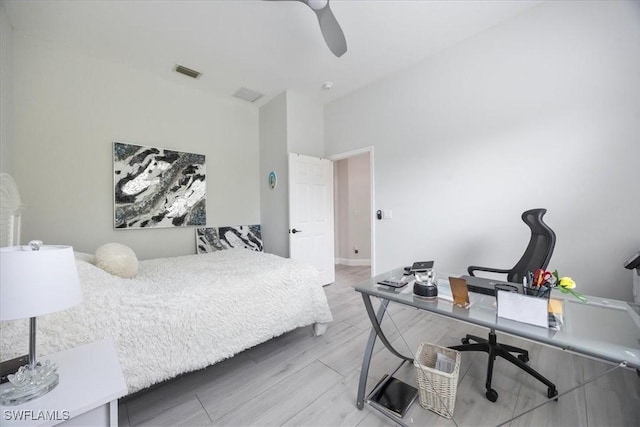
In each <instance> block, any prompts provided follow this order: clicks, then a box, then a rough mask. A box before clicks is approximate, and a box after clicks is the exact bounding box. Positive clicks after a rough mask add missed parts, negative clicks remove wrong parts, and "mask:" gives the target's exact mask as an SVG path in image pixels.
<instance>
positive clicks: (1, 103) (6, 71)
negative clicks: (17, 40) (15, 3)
mask: <svg viewBox="0 0 640 427" xmlns="http://www.w3.org/2000/svg"><path fill="white" fill-rule="evenodd" d="M13 146H14V143H13V30H12V28H11V23H10V22H9V18H8V17H7V13H6V11H5V10H4V7H3V6H2V5H0V172H4V173H8V174H10V175H13V150H14V149H13Z"/></svg>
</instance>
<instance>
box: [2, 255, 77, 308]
mask: <svg viewBox="0 0 640 427" xmlns="http://www.w3.org/2000/svg"><path fill="white" fill-rule="evenodd" d="M80 301H82V293H81V291H80V279H79V278H78V270H77V268H76V260H75V257H74V255H73V248H72V247H71V246H51V245H49V246H41V247H40V250H38V251H33V250H31V248H30V247H29V246H12V247H7V248H0V320H13V319H24V318H29V317H37V316H41V315H43V314H48V313H54V312H56V311H60V310H64V309H67V308H69V307H72V306H74V305H76V304H79V303H80Z"/></svg>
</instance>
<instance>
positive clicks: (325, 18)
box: [313, 2, 347, 57]
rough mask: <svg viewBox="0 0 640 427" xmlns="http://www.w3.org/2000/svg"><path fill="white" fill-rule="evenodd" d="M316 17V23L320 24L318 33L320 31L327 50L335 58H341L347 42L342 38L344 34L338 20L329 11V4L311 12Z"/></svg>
mask: <svg viewBox="0 0 640 427" xmlns="http://www.w3.org/2000/svg"><path fill="white" fill-rule="evenodd" d="M313 11H314V12H315V13H316V15H317V16H318V22H319V23H320V31H322V37H324V41H325V42H326V43H327V46H329V49H330V50H331V52H333V54H334V55H335V56H337V57H341V56H342V55H344V54H345V52H346V51H347V40H346V39H345V38H344V33H343V32H342V28H340V24H338V20H337V19H336V17H335V15H334V14H333V12H332V11H331V8H330V7H329V3H328V2H327V5H326V6H325V7H324V8H322V9H319V10H315V9H314V10H313Z"/></svg>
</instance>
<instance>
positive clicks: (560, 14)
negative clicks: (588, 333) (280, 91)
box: [325, 2, 640, 300]
mask: <svg viewBox="0 0 640 427" xmlns="http://www.w3.org/2000/svg"><path fill="white" fill-rule="evenodd" d="M639 52H640V3H637V2H625V3H621V2H550V3H546V4H543V5H541V6H538V7H536V8H534V9H532V10H531V11H529V12H526V13H525V14H522V15H520V16H518V17H516V18H515V19H513V20H511V21H508V22H506V23H503V24H501V25H499V26H496V27H494V28H492V29H491V30H488V31H485V32H484V33H482V34H480V35H478V36H476V37H474V38H471V39H468V40H466V41H465V42H463V43H461V44H459V45H457V46H455V47H453V48H451V49H448V50H446V51H443V52H441V53H440V54H438V55H436V56H434V57H432V58H431V59H430V60H428V61H425V62H423V63H421V64H419V65H417V66H414V67H412V68H410V69H408V70H405V71H402V72H400V73H398V74H396V75H394V76H391V77H389V78H387V79H384V80H382V81H379V82H377V83H375V84H373V85H370V86H368V87H366V88H364V89H362V90H360V91H358V92H356V93H354V94H352V95H350V96H347V97H345V98H342V99H340V100H338V101H335V102H333V103H331V104H329V105H328V106H327V107H326V108H325V120H326V125H325V126H326V127H325V135H326V140H325V150H326V155H333V154H336V153H341V152H346V151H350V150H354V149H357V148H360V147H364V146H369V145H373V146H375V150H376V157H375V182H376V188H375V200H376V204H377V206H374V207H373V209H391V210H392V212H393V219H390V220H382V221H378V222H377V224H376V245H375V247H376V251H377V253H376V262H377V265H376V267H377V271H385V270H387V269H390V268H392V267H397V266H403V265H408V264H410V263H411V262H412V261H417V260H426V259H435V260H436V266H437V267H438V268H439V269H440V270H441V271H449V272H464V271H465V270H466V267H467V266H468V265H470V264H475V265H487V266H492V267H503V268H509V267H511V266H513V265H514V264H515V262H516V261H517V260H518V258H519V257H520V255H521V254H522V252H523V250H524V248H525V246H526V244H527V242H528V237H529V231H528V229H527V227H526V226H525V225H524V224H523V223H522V222H521V220H520V214H521V212H522V211H524V210H526V209H529V208H535V207H546V208H547V209H548V214H547V216H546V221H547V223H548V224H549V225H550V226H551V227H552V228H553V229H554V230H555V231H556V233H557V235H558V242H557V245H556V250H555V253H554V256H553V259H552V261H551V265H550V268H552V269H555V268H557V269H558V270H559V271H560V273H561V275H569V276H573V278H574V279H576V281H577V283H578V286H579V290H580V291H583V292H585V293H589V294H594V295H604V296H609V297H614V298H620V299H627V300H630V299H631V273H630V272H629V271H628V270H624V269H623V268H622V263H623V262H624V260H626V259H627V258H629V257H630V256H631V255H632V254H633V253H635V252H636V251H638V249H640V222H639V221H638V218H640V197H638V194H639V193H638V183H640V163H639V161H640V140H639V138H640V136H639V135H640V120H638V118H639V117H640V84H638V82H639V76H640V55H639V54H638V53H639Z"/></svg>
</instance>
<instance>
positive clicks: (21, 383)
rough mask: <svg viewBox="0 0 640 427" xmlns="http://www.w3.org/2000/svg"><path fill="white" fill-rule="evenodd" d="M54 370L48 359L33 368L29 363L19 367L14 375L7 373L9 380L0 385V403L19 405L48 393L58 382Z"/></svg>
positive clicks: (54, 367)
mask: <svg viewBox="0 0 640 427" xmlns="http://www.w3.org/2000/svg"><path fill="white" fill-rule="evenodd" d="M56 370H57V367H56V366H55V365H54V364H51V363H50V362H49V361H48V360H47V361H46V362H45V363H44V365H40V364H38V365H36V367H35V368H34V369H31V368H30V367H29V365H27V366H23V367H21V368H20V369H19V370H18V372H16V373H15V374H14V375H9V382H7V383H4V384H2V385H0V404H2V405H3V406H15V405H20V404H22V403H25V402H28V401H30V400H33V399H37V398H38V397H41V396H44V395H45V394H47V393H49V392H50V391H51V390H53V389H54V388H56V386H57V385H58V382H59V377H58V374H57V373H56V372H55V371H56Z"/></svg>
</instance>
